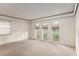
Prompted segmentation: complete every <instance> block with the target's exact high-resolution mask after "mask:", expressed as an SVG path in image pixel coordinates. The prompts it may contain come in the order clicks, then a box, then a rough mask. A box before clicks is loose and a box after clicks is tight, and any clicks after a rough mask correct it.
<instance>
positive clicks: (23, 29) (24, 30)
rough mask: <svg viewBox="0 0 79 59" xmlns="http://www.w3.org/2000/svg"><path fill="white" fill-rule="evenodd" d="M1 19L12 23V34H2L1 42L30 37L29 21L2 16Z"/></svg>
mask: <svg viewBox="0 0 79 59" xmlns="http://www.w3.org/2000/svg"><path fill="white" fill-rule="evenodd" d="M0 20H2V21H9V22H10V23H11V34H10V35H2V36H0V44H4V43H8V42H14V41H19V40H24V39H28V29H29V28H28V24H29V22H28V21H23V20H18V19H12V18H7V17H2V16H0Z"/></svg>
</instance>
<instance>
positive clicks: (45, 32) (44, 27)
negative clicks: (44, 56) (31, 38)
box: [42, 23, 48, 40]
mask: <svg viewBox="0 0 79 59" xmlns="http://www.w3.org/2000/svg"><path fill="white" fill-rule="evenodd" d="M42 38H43V40H47V39H48V27H47V24H46V23H44V24H43V25H42Z"/></svg>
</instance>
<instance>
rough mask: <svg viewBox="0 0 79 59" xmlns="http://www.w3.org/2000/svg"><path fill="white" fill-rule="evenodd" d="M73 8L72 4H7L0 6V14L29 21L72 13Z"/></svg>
mask: <svg viewBox="0 0 79 59" xmlns="http://www.w3.org/2000/svg"><path fill="white" fill-rule="evenodd" d="M74 7H75V4H73V3H63V4H62V3H7V4H0V14H4V15H9V16H13V17H18V18H23V19H28V20H31V19H36V18H40V17H46V16H51V15H57V14H61V13H67V12H72V11H73V10H74Z"/></svg>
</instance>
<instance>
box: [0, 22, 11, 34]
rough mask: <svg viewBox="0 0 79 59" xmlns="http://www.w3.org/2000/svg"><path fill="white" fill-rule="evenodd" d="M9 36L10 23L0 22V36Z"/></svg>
mask: <svg viewBox="0 0 79 59" xmlns="http://www.w3.org/2000/svg"><path fill="white" fill-rule="evenodd" d="M4 34H10V22H8V21H0V35H4Z"/></svg>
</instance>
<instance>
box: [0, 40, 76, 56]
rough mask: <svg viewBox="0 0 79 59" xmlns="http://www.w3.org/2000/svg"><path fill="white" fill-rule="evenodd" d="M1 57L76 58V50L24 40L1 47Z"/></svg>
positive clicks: (59, 45)
mask: <svg viewBox="0 0 79 59" xmlns="http://www.w3.org/2000/svg"><path fill="white" fill-rule="evenodd" d="M0 55H1V56H75V55H76V51H75V48H72V47H68V46H64V45H61V44H55V43H49V42H44V41H39V40H24V41H20V42H14V43H8V44H4V45H1V46H0Z"/></svg>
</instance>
